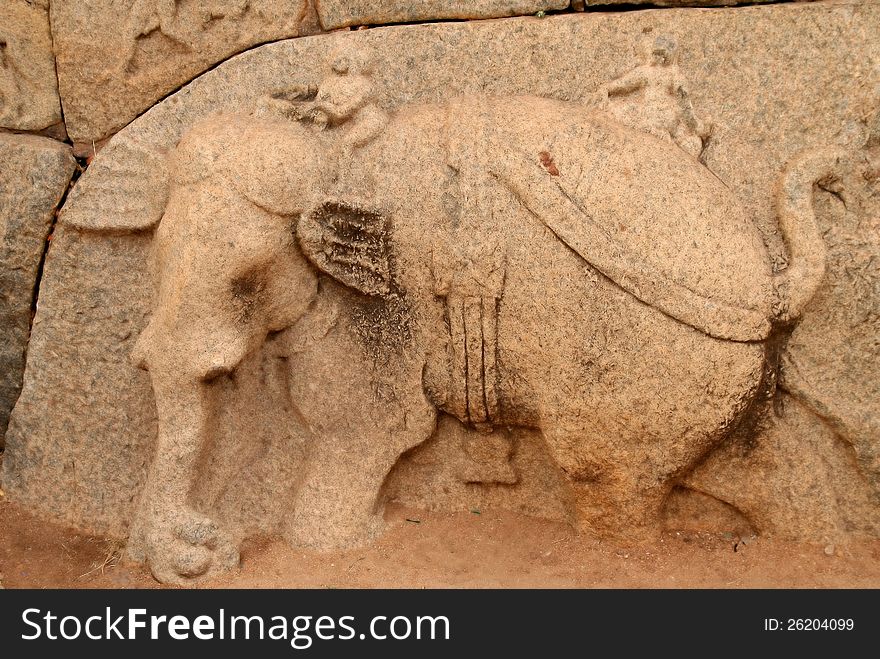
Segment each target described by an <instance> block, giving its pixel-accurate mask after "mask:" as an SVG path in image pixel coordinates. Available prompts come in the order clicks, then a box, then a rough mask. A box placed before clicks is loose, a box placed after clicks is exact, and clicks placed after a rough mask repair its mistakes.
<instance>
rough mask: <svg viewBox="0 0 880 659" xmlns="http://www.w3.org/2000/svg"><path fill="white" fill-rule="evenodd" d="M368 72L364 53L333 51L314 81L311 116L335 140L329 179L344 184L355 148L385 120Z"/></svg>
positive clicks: (370, 136)
mask: <svg viewBox="0 0 880 659" xmlns="http://www.w3.org/2000/svg"><path fill="white" fill-rule="evenodd" d="M371 73H372V71H371V67H370V63H369V60H368V58H367V56H366V55H365V54H364V53H362V52H360V51H355V50H346V51H342V52H340V53H337V54H336V55H335V56H334V57H333V58H332V60H331V64H330V74H329V75H328V76H327V77H326V78H324V79H323V80H322V81H321V83H320V84H319V85H318V90H317V95H316V96H315V100H314V104H313V110H314V114H313V120H314V121H315V123H316V124H317V125H318V126H320V127H322V128H324V129H325V130H326V131H329V132H330V133H331V135H332V137H333V139H334V141H335V142H336V153H335V157H334V158H333V160H334V161H335V163H336V171H335V173H334V176H333V179H334V181H335V182H337V184H338V185H339V186H342V185H344V184H345V180H346V178H347V175H348V173H349V171H350V168H351V164H352V162H351V161H352V158H353V156H354V152H355V151H356V150H357V149H360V148H361V147H363V146H365V145H366V144H368V143H369V142H371V141H372V140H373V139H374V138H376V137H377V136H378V135H379V134H380V133H381V132H382V131H383V130H384V129H385V126H386V125H387V124H388V119H389V118H388V115H387V113H386V112H385V111H384V110H382V109H381V108H380V107H379V106H378V105H376V103H375V102H374V98H373V81H372V79H371V78H370V74H371Z"/></svg>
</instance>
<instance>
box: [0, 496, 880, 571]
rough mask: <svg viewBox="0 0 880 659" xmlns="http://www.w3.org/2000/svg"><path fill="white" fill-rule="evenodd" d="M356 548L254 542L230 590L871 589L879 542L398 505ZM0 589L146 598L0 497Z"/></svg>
mask: <svg viewBox="0 0 880 659" xmlns="http://www.w3.org/2000/svg"><path fill="white" fill-rule="evenodd" d="M386 519H387V520H388V527H387V530H386V532H385V534H384V535H383V536H382V537H380V538H379V539H378V540H377V541H376V542H375V543H374V544H372V545H370V546H368V547H365V548H363V549H360V550H355V551H346V552H335V553H329V554H319V553H315V552H303V551H301V550H295V549H291V548H290V547H289V546H287V545H285V544H284V543H282V542H280V541H275V540H270V539H264V540H261V541H252V542H249V543H247V544H246V545H245V546H244V547H243V549H242V565H241V569H240V571H238V572H236V573H232V574H230V575H228V576H226V577H224V578H222V579H218V580H215V581H212V582H209V583H205V584H203V585H205V586H206V587H231V588H270V587H282V588H378V587H390V588H494V587H501V588H507V587H516V588H572V587H573V588H694V587H699V588H796V587H798V588H842V587H854V588H877V587H880V541H856V542H852V543H849V544H847V545H839V546H828V545H826V546H821V545H810V544H800V543H792V542H782V541H777V540H771V539H763V538H754V537H746V538H740V537H737V536H734V535H732V534H721V535H718V534H708V533H684V532H679V533H675V532H668V533H666V534H664V535H663V536H662V537H661V538H660V539H658V541H657V542H656V543H654V544H652V545H649V546H643V547H632V548H621V547H617V546H611V545H608V544H606V543H602V542H599V541H598V540H596V539H592V538H590V537H584V536H582V535H581V536H578V535H575V534H574V532H573V531H572V530H571V529H570V528H569V527H568V526H566V525H563V524H559V523H554V522H548V521H544V520H537V519H533V518H529V517H524V516H522V515H515V514H511V513H504V512H490V511H479V512H477V511H475V512H470V513H442V514H441V513H425V512H422V511H417V510H407V509H403V508H400V507H394V508H390V509H389V511H388V513H387V514H386ZM0 582H2V585H3V586H4V587H6V588H52V587H60V588H158V587H161V586H160V584H158V583H157V582H156V581H155V580H153V578H152V577H151V576H150V575H149V574H148V573H147V572H146V571H145V570H143V569H142V568H141V567H139V566H135V565H125V564H123V563H121V562H120V547H119V545H118V543H114V542H112V541H108V540H106V539H104V538H96V537H91V536H87V535H82V534H80V533H77V532H76V531H74V530H71V529H67V528H64V527H62V526H58V525H55V524H50V523H47V522H44V521H41V520H38V519H36V518H35V517H33V516H31V515H29V514H28V513H26V512H24V511H23V510H21V509H20V508H19V507H18V506H16V505H14V504H12V503H9V502H8V501H6V500H5V499H3V498H0Z"/></svg>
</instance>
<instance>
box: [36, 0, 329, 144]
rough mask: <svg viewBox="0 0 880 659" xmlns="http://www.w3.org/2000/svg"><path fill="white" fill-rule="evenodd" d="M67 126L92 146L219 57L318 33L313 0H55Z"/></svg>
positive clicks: (54, 29)
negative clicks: (85, 1) (260, 45)
mask: <svg viewBox="0 0 880 659" xmlns="http://www.w3.org/2000/svg"><path fill="white" fill-rule="evenodd" d="M51 15H52V35H53V37H54V40H55V57H56V61H57V67H58V83H59V86H60V89H61V99H62V102H63V104H64V116H65V122H66V124H67V131H68V133H69V134H70V136H71V138H72V139H73V141H74V142H82V143H84V144H85V145H86V146H90V143H91V141H92V140H100V139H102V138H104V137H106V136H107V135H110V134H112V133H114V132H115V131H117V130H119V129H120V128H122V127H123V126H124V125H126V124H127V123H128V122H130V121H131V120H132V119H134V118H135V117H137V116H138V115H139V114H141V113H142V112H144V111H145V110H147V109H149V108H150V107H151V106H152V105H153V104H154V103H156V102H157V101H159V100H161V99H162V98H163V97H164V96H166V95H167V94H169V93H171V92H173V91H174V90H175V89H177V88H179V87H180V86H181V85H183V84H185V83H186V82H188V81H189V80H191V79H192V78H194V77H195V76H197V75H198V74H200V73H202V72H203V71H205V70H206V69H208V68H209V67H211V66H212V65H214V64H216V63H217V62H220V61H223V60H224V59H226V58H228V57H230V56H232V55H234V54H236V53H238V52H241V51H243V50H246V49H247V48H250V47H252V46H255V45H258V44H260V43H265V42H267V41H274V40H277V39H283V38H285V37H295V36H299V35H303V34H310V33H314V32H316V31H318V26H317V19H316V17H315V15H314V10H313V8H312V6H311V4H310V2H309V0H282V1H280V2H276V1H274V0H211V1H210V2H193V1H190V0H94V1H92V2H88V3H84V2H78V1H77V0H55V1H54V2H52V5H51Z"/></svg>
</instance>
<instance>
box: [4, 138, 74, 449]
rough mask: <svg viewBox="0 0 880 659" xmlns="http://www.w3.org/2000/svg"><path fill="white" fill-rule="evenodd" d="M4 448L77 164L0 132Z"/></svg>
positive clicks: (34, 141)
mask: <svg viewBox="0 0 880 659" xmlns="http://www.w3.org/2000/svg"><path fill="white" fill-rule="evenodd" d="M0 161H2V162H3V167H2V169H0V328H2V340H0V447H2V446H3V435H4V434H5V432H6V425H7V423H8V421H9V412H10V411H12V406H13V405H14V404H15V401H16V399H17V398H18V394H19V391H21V378H22V373H23V372H24V357H25V350H26V348H27V342H28V336H29V334H30V327H31V306H32V304H33V301H34V289H35V287H36V284H37V274H38V269H39V267H40V262H41V261H42V258H43V250H44V248H45V245H46V236H47V235H48V233H49V230H50V227H51V226H52V220H53V218H54V215H55V207H56V206H57V205H58V202H59V201H61V198H62V196H63V194H64V192H65V190H67V184H68V183H69V182H70V177H71V175H72V174H73V170H74V167H75V166H76V163H75V162H74V160H73V156H71V154H70V148H69V147H67V146H66V145H63V144H59V143H58V142H53V141H52V140H48V139H45V138H42V137H33V136H30V135H2V134H0Z"/></svg>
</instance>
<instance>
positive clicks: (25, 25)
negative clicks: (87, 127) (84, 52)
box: [0, 0, 61, 130]
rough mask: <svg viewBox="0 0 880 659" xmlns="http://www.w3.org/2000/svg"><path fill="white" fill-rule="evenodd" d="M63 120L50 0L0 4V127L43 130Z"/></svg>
mask: <svg viewBox="0 0 880 659" xmlns="http://www.w3.org/2000/svg"><path fill="white" fill-rule="evenodd" d="M60 121H61V104H60V103H59V101H58V83H57V81H56V78H55V59H54V56H53V53H52V35H51V34H50V32H49V0H5V1H4V2H3V3H2V4H0V128H11V129H14V130H42V129H44V128H48V127H49V126H52V125H54V124H57V123H58V122H60Z"/></svg>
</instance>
